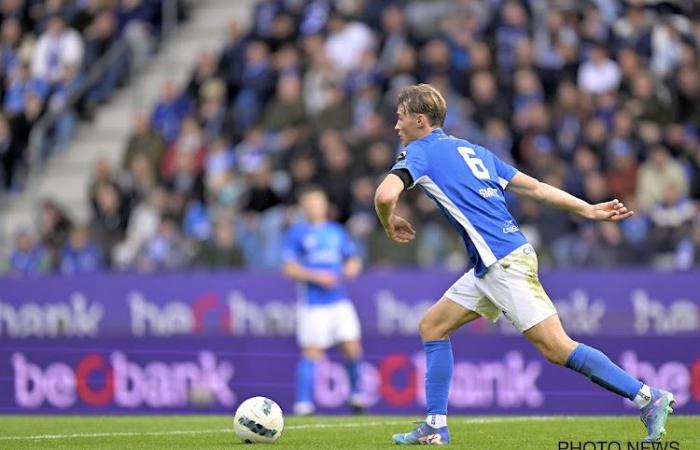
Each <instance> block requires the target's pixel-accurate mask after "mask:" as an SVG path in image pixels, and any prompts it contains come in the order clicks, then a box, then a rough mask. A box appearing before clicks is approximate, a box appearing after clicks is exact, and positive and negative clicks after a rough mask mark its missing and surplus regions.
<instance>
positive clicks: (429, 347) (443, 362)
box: [393, 270, 499, 445]
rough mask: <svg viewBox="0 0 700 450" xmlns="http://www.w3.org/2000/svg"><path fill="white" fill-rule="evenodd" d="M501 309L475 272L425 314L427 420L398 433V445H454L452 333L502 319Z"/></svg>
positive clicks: (420, 329) (395, 437)
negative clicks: (450, 425)
mask: <svg viewBox="0 0 700 450" xmlns="http://www.w3.org/2000/svg"><path fill="white" fill-rule="evenodd" d="M498 313H499V311H498V309H496V307H495V306H494V305H493V304H492V303H491V302H489V301H488V300H487V299H486V298H485V297H484V296H483V294H482V293H481V292H480V291H479V290H478V289H477V287H476V285H475V277H474V271H473V270H472V271H470V272H469V273H467V274H466V275H464V276H463V277H462V278H460V279H459V280H458V281H457V282H456V283H455V284H454V285H453V286H452V287H451V288H450V289H449V290H448V291H447V292H446V293H445V295H444V296H443V297H442V298H441V299H440V300H439V301H438V302H437V303H435V304H434V305H433V306H431V307H430V308H429V309H428V311H426V313H425V314H424V315H423V318H422V319H421V321H420V324H419V332H420V336H421V339H422V340H423V348H424V350H425V357H426V373H425V398H426V404H427V405H426V406H427V409H428V411H427V412H428V414H427V417H426V421H425V422H424V423H422V424H421V425H420V426H419V427H418V428H416V429H414V430H413V431H411V432H409V433H401V434H395V435H394V437H393V440H394V442H395V443H397V444H406V445H419V444H444V443H449V442H450V433H449V430H448V428H447V401H448V396H449V389H450V381H451V378H452V366H453V364H454V359H453V356H452V346H451V343H450V340H449V336H450V334H452V332H453V331H455V330H456V329H458V328H459V327H461V326H462V325H464V324H466V323H468V322H471V321H472V320H474V319H477V318H479V317H481V316H486V317H489V318H491V319H495V318H496V317H498Z"/></svg>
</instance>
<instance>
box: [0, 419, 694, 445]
mask: <svg viewBox="0 0 700 450" xmlns="http://www.w3.org/2000/svg"><path fill="white" fill-rule="evenodd" d="M412 420H419V418H417V417H416V418H412V417H388V416H363V417H305V418H297V417H288V418H286V420H285V429H284V432H283V433H282V437H281V438H280V440H279V441H278V442H277V443H276V444H274V445H275V446H274V447H272V448H279V449H287V448H294V449H331V450H335V449H374V448H394V447H395V446H394V445H393V444H392V443H391V435H392V433H398V432H404V431H408V430H409V429H411V428H412V427H413V426H414V425H413V424H412V423H411V421H412ZM449 424H450V430H451V432H452V441H453V442H452V443H453V445H452V447H455V448H465V449H470V450H511V449H512V450H529V449H533V450H547V449H557V450H558V449H560V448H562V447H560V444H559V441H569V442H572V443H573V444H577V443H584V442H586V441H596V442H598V441H605V442H606V444H604V446H600V444H595V445H596V446H595V447H594V446H592V444H588V446H587V447H584V448H585V449H586V450H593V449H599V448H603V449H618V448H619V449H622V450H628V449H630V448H631V449H635V450H638V449H643V450H656V449H676V448H677V449H682V450H700V416H685V417H684V416H671V417H670V419H669V422H668V424H667V426H666V428H667V430H668V434H667V436H666V439H665V442H667V443H668V444H667V445H666V446H653V447H652V446H646V447H642V446H641V445H640V444H639V440H640V439H641V438H642V437H643V435H644V430H643V428H642V425H641V422H640V421H639V419H638V418H636V417H630V416H626V417H556V416H550V417H539V416H532V417H527V416H526V417H502V416H501V417H468V416H453V417H450V418H449ZM611 442H616V443H619V444H620V447H618V446H617V444H611ZM628 442H632V444H628ZM673 442H675V443H676V444H675V445H673V446H672V445H670V444H671V443H673ZM578 445H580V444H578ZM629 445H632V446H631V447H630V446H629ZM635 445H636V446H635ZM231 448H250V445H246V444H243V443H242V442H240V441H239V440H238V439H237V438H236V437H235V436H234V434H233V425H232V417H227V416H0V449H3V450H4V449H8V450H20V449H71V450H76V449H126V450H135V449H176V450H184V449H231ZM579 448H581V447H579Z"/></svg>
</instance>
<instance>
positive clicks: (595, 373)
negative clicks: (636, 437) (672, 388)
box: [523, 315, 675, 441]
mask: <svg viewBox="0 0 700 450" xmlns="http://www.w3.org/2000/svg"><path fill="white" fill-rule="evenodd" d="M523 334H524V335H525V336H526V337H527V338H528V339H529V340H530V341H531V342H532V343H533V344H534V345H535V347H537V349H538V350H539V351H540V352H541V353H542V354H543V355H544V356H545V357H546V358H547V360H548V361H550V362H552V363H554V364H558V365H561V366H565V367H567V368H569V369H571V370H574V371H576V372H578V373H581V374H583V375H585V376H586V377H587V378H589V379H590V380H591V381H593V382H594V383H596V384H597V385H599V386H602V387H603V388H605V389H607V390H609V391H611V392H614V393H615V394H617V395H620V396H622V397H625V398H628V399H629V400H631V401H633V402H634V403H635V404H636V405H637V406H638V407H639V408H640V413H641V417H642V422H643V423H644V424H645V425H646V427H647V437H646V438H645V440H647V441H658V440H659V439H660V438H661V436H662V435H663V434H664V433H665V432H666V430H665V424H666V419H667V417H668V414H669V413H670V412H673V409H672V406H673V404H674V402H675V400H674V398H673V394H671V393H670V392H666V391H663V390H660V389H653V388H650V387H649V386H647V385H646V384H644V383H642V382H641V381H639V380H637V379H636V378H634V377H633V376H632V375H630V374H628V373H627V372H625V371H624V370H623V369H622V368H621V367H620V366H618V365H617V364H615V363H614V362H613V361H612V360H610V358H608V357H607V356H606V355H605V354H604V353H603V352H601V351H600V350H598V349H596V348H593V347H589V346H587V345H586V344H581V343H577V342H575V341H573V340H572V339H571V338H569V336H568V335H567V334H566V332H565V331H564V328H563V327H562V325H561V322H560V321H559V317H558V316H556V315H555V316H551V317H549V318H547V319H545V320H544V321H542V322H540V323H538V324H537V325H535V326H534V327H532V328H530V329H529V330H527V331H525V333H523Z"/></svg>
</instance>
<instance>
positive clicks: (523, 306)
mask: <svg viewBox="0 0 700 450" xmlns="http://www.w3.org/2000/svg"><path fill="white" fill-rule="evenodd" d="M445 297H447V298H448V299H450V300H452V301H453V302H455V303H458V304H460V305H462V306H464V307H465V308H467V309H470V310H472V311H474V312H476V313H478V314H480V315H481V316H483V317H486V318H488V319H490V320H491V321H493V322H495V321H496V320H497V319H498V317H499V315H500V314H501V313H503V315H504V316H505V317H506V318H507V319H508V320H510V322H511V323H512V324H513V326H515V328H516V329H517V330H518V331H520V332H521V333H522V332H524V331H527V330H529V329H530V328H532V327H533V326H535V325H537V324H538V323H540V322H542V321H543V320H544V319H546V318H547V317H549V316H551V315H554V314H556V313H557V311H556V309H555V308H554V305H553V304H552V301H551V300H550V299H549V296H548V295H547V293H546V292H545V291H544V289H543V288H542V285H541V284H540V280H539V278H538V277H537V255H536V254H535V249H534V248H532V246H531V245H530V244H525V245H523V246H522V247H519V248H518V249H517V250H514V251H513V252H511V253H510V254H509V255H508V256H505V257H503V258H501V259H499V260H498V261H496V262H495V263H494V264H493V265H491V266H490V267H489V270H488V272H486V275H484V277H483V278H477V277H476V275H474V269H472V270H470V271H469V272H467V273H466V274H464V275H463V276H462V277H461V278H460V279H459V280H457V282H456V283H455V284H453V285H452V286H451V287H450V288H449V289H448V290H447V292H445Z"/></svg>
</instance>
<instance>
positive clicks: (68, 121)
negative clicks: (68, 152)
mask: <svg viewBox="0 0 700 450" xmlns="http://www.w3.org/2000/svg"><path fill="white" fill-rule="evenodd" d="M83 82H84V80H83V78H82V76H81V75H80V71H79V68H78V67H75V66H70V65H66V66H63V75H62V77H61V79H60V80H59V81H58V82H56V84H55V85H54V88H53V90H52V93H51V95H50V96H49V98H48V102H47V110H48V111H49V112H50V113H52V114H53V115H54V116H55V122H54V123H53V125H52V126H51V128H50V130H49V133H50V136H51V139H50V141H48V142H47V144H46V147H45V149H44V158H47V157H48V156H49V155H51V154H54V153H60V152H62V151H64V150H65V148H66V146H67V145H68V143H69V142H70V139H71V138H72V137H73V132H74V131H75V127H76V125H77V121H78V114H77V111H76V108H75V106H69V105H70V103H69V100H70V99H71V97H72V96H73V95H74V94H75V92H76V91H77V90H78V89H80V85H81V84H82V83H83Z"/></svg>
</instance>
